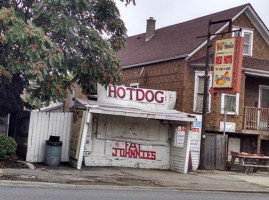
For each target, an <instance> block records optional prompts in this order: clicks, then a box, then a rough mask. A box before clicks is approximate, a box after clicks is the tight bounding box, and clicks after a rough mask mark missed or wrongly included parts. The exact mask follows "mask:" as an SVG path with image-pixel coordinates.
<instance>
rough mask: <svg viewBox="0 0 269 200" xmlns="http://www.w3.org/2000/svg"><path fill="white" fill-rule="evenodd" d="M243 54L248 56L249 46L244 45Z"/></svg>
mask: <svg viewBox="0 0 269 200" xmlns="http://www.w3.org/2000/svg"><path fill="white" fill-rule="evenodd" d="M244 54H245V55H250V45H244Z"/></svg>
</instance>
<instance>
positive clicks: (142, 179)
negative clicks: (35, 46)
mask: <svg viewBox="0 0 269 200" xmlns="http://www.w3.org/2000/svg"><path fill="white" fill-rule="evenodd" d="M12 181H27V182H32V183H33V182H39V184H42V183H44V182H46V183H58V184H69V185H70V184H71V185H76V186H83V187H85V186H96V185H103V186H129V187H142V188H146V187H150V188H167V189H176V190H201V191H229V192H262V193H269V174H268V172H259V173H251V174H244V173H241V172H235V171H216V170H214V171H212V170H206V171H197V172H190V173H189V174H180V173H176V172H172V171H167V170H152V169H133V168H121V167H84V168H83V169H82V170H77V169H74V168H72V167H69V166H68V165H64V166H60V167H57V168H55V167H54V168H52V167H47V166H44V165H38V166H37V167H36V168H35V169H3V176H2V177H1V175H0V185H1V184H3V183H4V184H7V183H14V182H12ZM35 184H36V183H35Z"/></svg>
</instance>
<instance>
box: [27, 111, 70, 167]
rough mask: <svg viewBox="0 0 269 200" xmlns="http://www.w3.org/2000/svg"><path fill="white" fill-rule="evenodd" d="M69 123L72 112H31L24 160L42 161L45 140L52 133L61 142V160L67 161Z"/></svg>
mask: <svg viewBox="0 0 269 200" xmlns="http://www.w3.org/2000/svg"><path fill="white" fill-rule="evenodd" d="M71 124H72V113H56V112H51V113H49V112H31V116H30V125H29V132H28V143H27V156H26V161H28V162H43V160H44V153H45V140H48V139H49V136H50V135H54V136H60V139H61V141H62V142H63V146H62V155H61V162H68V161H69V142H70V131H71Z"/></svg>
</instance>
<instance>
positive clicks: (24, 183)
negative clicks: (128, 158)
mask: <svg viewBox="0 0 269 200" xmlns="http://www.w3.org/2000/svg"><path fill="white" fill-rule="evenodd" d="M0 186H7V187H27V188H28V187H31V188H55V187H57V188H59V189H81V190H83V189H96V190H125V191H126V190H140V191H141V190H143V191H149V190H150V191H167V192H168V191H192V192H194V191H197V192H198V191H199V192H231V193H260V194H269V190H267V191H266V190H247V189H246V190H244V189H241V190H236V189H235V190H232V189H231V190H230V189H205V188H184V187H145V186H113V185H75V184H63V183H47V182H27V181H6V180H1V181H0Z"/></svg>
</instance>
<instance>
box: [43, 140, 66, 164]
mask: <svg viewBox="0 0 269 200" xmlns="http://www.w3.org/2000/svg"><path fill="white" fill-rule="evenodd" d="M62 144H63V143H62V141H60V137H59V136H50V138H49V140H46V146H45V157H44V163H45V164H46V165H48V166H59V165H60V161H61V153H62Z"/></svg>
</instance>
